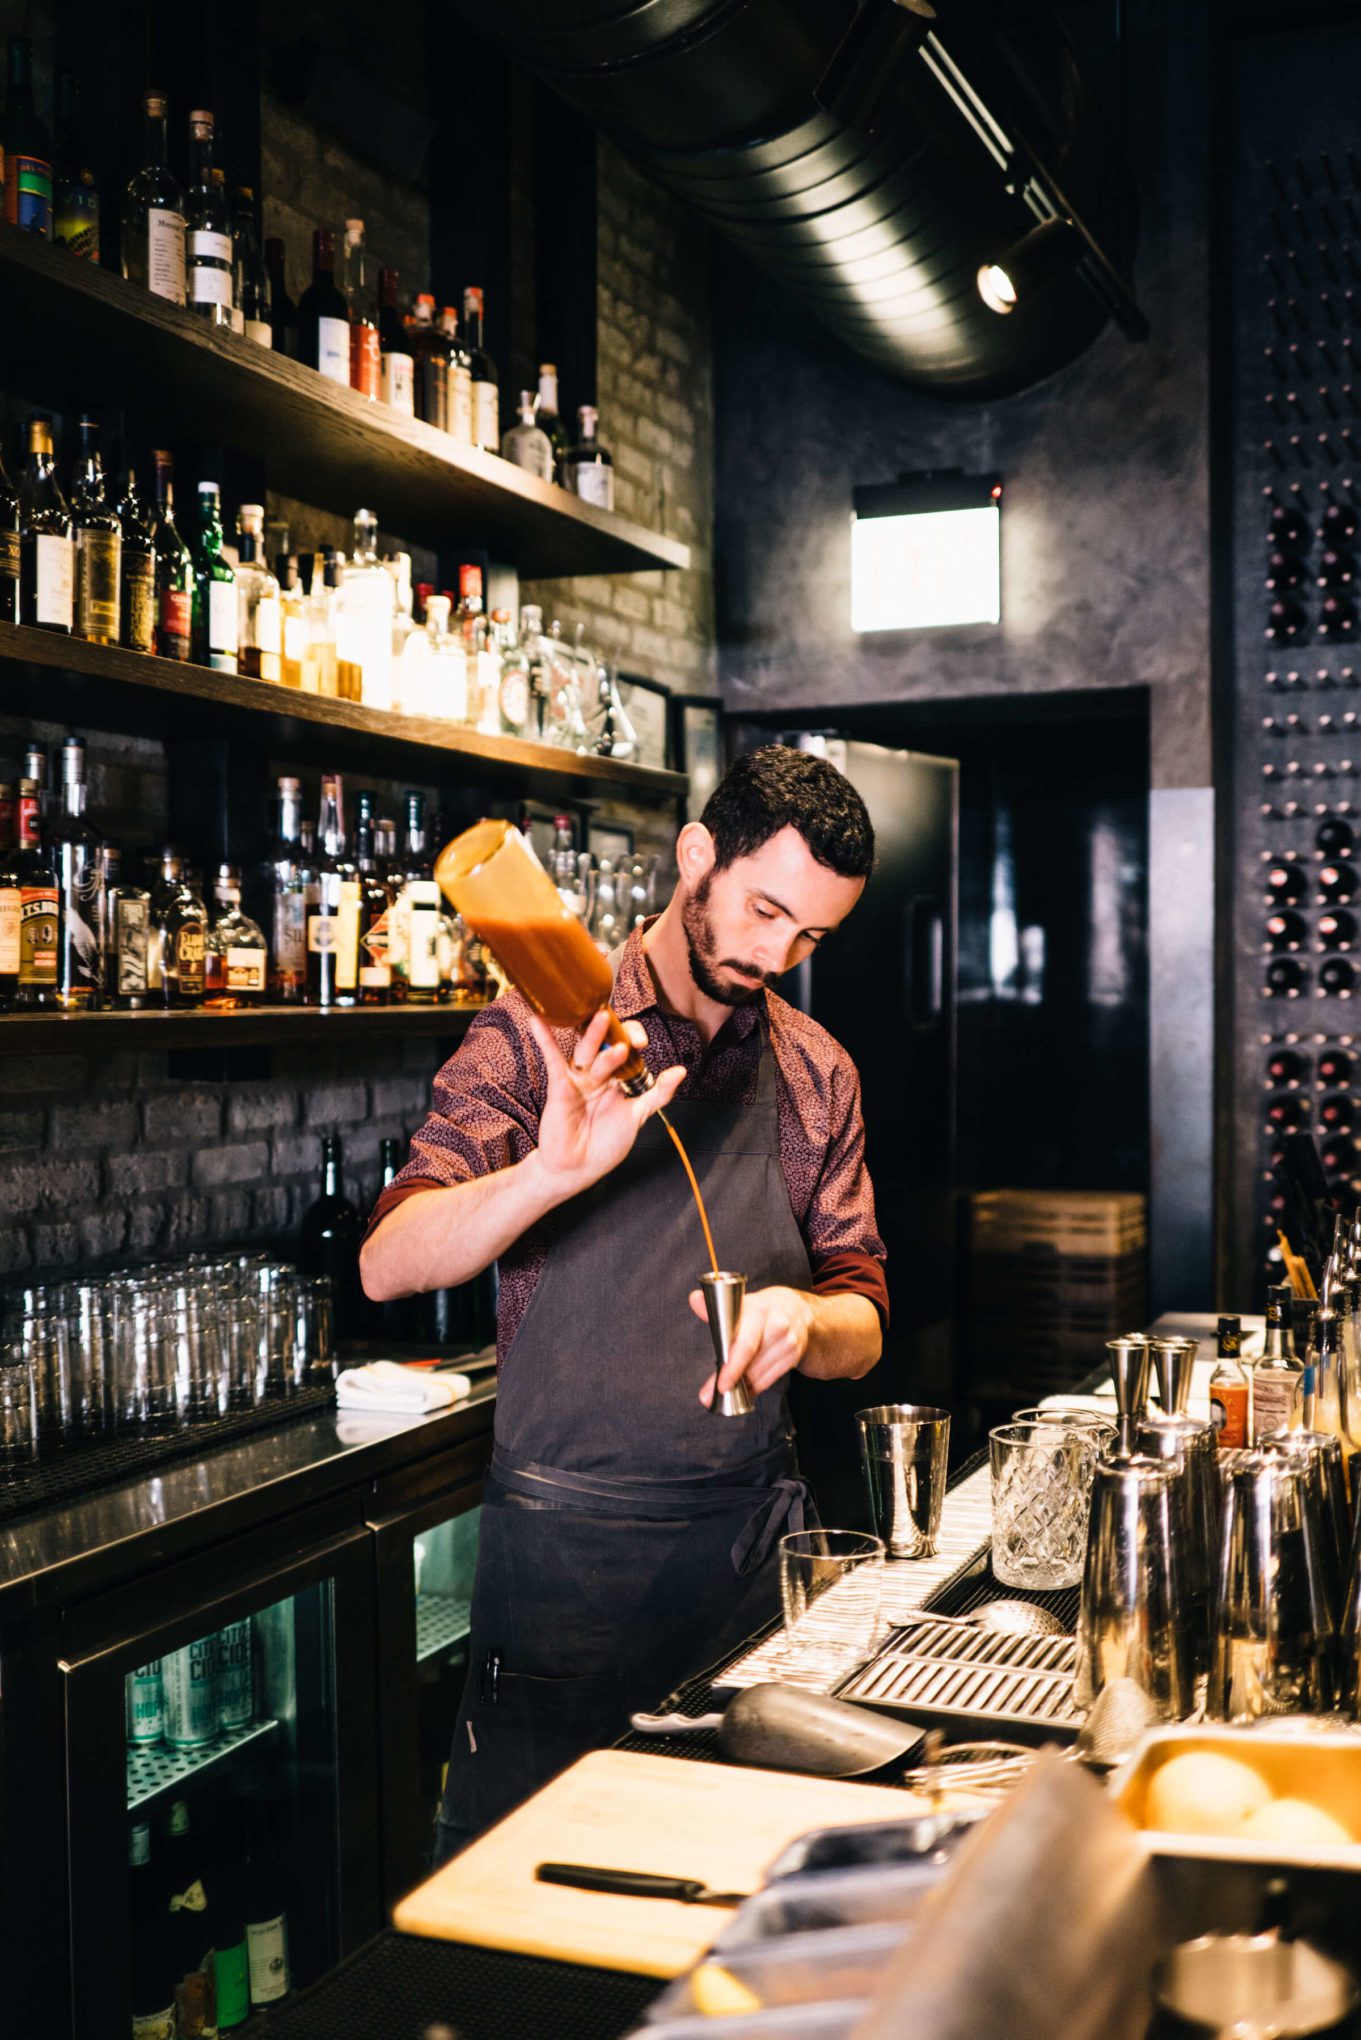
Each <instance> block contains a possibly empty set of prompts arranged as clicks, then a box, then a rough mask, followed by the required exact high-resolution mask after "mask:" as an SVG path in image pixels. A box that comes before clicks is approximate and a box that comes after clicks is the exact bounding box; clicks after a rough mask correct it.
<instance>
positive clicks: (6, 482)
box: [0, 459, 19, 623]
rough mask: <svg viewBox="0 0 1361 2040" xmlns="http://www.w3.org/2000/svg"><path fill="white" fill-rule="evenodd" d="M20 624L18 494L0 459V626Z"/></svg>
mask: <svg viewBox="0 0 1361 2040" xmlns="http://www.w3.org/2000/svg"><path fill="white" fill-rule="evenodd" d="M18 621H19V491H18V490H17V489H16V488H15V486H14V484H13V483H12V482H11V480H10V478H9V476H8V475H7V474H6V472H5V463H4V461H3V459H0V622H4V623H18Z"/></svg>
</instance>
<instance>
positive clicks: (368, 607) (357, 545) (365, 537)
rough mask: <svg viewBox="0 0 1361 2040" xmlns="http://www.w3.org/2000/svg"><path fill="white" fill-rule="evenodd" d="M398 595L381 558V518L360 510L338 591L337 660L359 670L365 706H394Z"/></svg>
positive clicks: (356, 514) (357, 514)
mask: <svg viewBox="0 0 1361 2040" xmlns="http://www.w3.org/2000/svg"><path fill="white" fill-rule="evenodd" d="M396 609H397V596H396V590H395V589H394V588H393V585H392V576H391V575H390V574H389V573H388V571H387V569H386V568H385V567H384V565H383V563H382V561H381V560H380V559H379V557H378V519H377V518H376V517H375V516H374V514H373V512H372V511H371V510H356V512H355V517H354V551H353V553H352V554H351V555H350V558H349V559H348V560H347V562H346V564H345V579H344V581H343V583H342V585H341V590H340V639H339V647H338V652H339V658H340V660H341V661H342V662H343V663H347V664H349V665H351V666H353V667H355V668H357V669H358V673H359V696H358V698H359V699H360V700H361V701H362V702H363V703H364V706H365V707H366V708H391V706H392V630H393V618H394V616H395V615H396Z"/></svg>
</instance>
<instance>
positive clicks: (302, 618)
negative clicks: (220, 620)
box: [274, 552, 317, 694]
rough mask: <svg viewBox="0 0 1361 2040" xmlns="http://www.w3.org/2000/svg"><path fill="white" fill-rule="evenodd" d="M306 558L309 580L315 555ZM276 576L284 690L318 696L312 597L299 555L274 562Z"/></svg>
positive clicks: (290, 554)
mask: <svg viewBox="0 0 1361 2040" xmlns="http://www.w3.org/2000/svg"><path fill="white" fill-rule="evenodd" d="M306 558H307V570H308V578H309V580H310V578H311V570H312V555H311V554H310V553H308V554H307V556H306ZM274 575H275V579H276V580H277V581H278V583H279V613H280V616H281V618H282V627H283V640H282V655H281V658H280V663H279V673H280V677H281V679H282V680H283V684H284V686H285V687H296V688H297V689H298V691H299V692H300V693H306V694H315V693H316V692H317V669H316V652H315V649H314V648H313V644H312V630H311V596H310V594H309V593H308V592H307V590H306V589H305V588H304V587H303V583H302V575H301V571H300V563H299V560H298V556H297V554H296V553H290V552H282V553H280V554H279V557H278V559H277V560H276V561H275V562H274Z"/></svg>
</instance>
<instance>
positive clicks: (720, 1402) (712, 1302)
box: [699, 1269, 756, 1417]
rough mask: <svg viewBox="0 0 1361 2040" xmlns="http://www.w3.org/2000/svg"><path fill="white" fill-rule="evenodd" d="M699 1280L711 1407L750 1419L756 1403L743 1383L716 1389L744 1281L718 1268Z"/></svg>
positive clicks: (733, 1331) (739, 1308)
mask: <svg viewBox="0 0 1361 2040" xmlns="http://www.w3.org/2000/svg"><path fill="white" fill-rule="evenodd" d="M699 1280H700V1286H701V1288H702V1289H703V1291H704V1307H705V1309H706V1310H707V1311H708V1313H709V1332H710V1335H711V1337H712V1338H713V1342H714V1361H715V1364H714V1400H713V1407H714V1409H716V1410H717V1411H718V1412H719V1414H720V1415H721V1416H725V1417H749V1416H750V1415H751V1413H752V1411H753V1410H754V1409H755V1408H756V1404H755V1402H754V1400H753V1399H752V1393H751V1390H750V1389H749V1388H748V1387H747V1384H746V1382H745V1381H739V1382H738V1384H737V1386H736V1388H729V1389H724V1390H723V1391H722V1392H721V1393H720V1390H719V1386H718V1377H719V1375H720V1374H721V1373H722V1372H723V1369H724V1368H725V1367H726V1366H727V1364H728V1355H729V1354H730V1353H731V1351H732V1342H733V1339H734V1337H735V1336H736V1332H737V1320H738V1318H739V1317H740V1316H741V1314H742V1299H743V1297H744V1296H745V1295H746V1293H747V1278H746V1276H745V1275H733V1274H730V1273H729V1272H728V1271H727V1269H720V1270H719V1272H718V1273H717V1274H716V1275H701V1276H700V1278H699Z"/></svg>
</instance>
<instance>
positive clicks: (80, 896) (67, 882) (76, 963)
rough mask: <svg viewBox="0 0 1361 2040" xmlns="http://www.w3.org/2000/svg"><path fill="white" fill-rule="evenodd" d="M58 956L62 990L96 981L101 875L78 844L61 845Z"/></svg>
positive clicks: (97, 979)
mask: <svg viewBox="0 0 1361 2040" xmlns="http://www.w3.org/2000/svg"><path fill="white" fill-rule="evenodd" d="M61 893H62V915H61V935H60V942H61V955H60V959H59V961H60V969H59V981H60V983H61V985H62V987H63V989H66V988H70V987H74V986H78V985H88V986H89V987H90V988H91V989H92V990H93V989H94V988H95V987H96V986H97V985H98V983H99V937H98V935H97V934H96V933H95V930H96V929H97V928H98V927H99V926H100V925H101V923H102V922H103V918H104V913H103V894H104V876H103V873H102V872H101V870H100V868H99V865H98V864H97V863H96V862H95V861H94V859H93V858H92V857H90V856H89V855H88V853H87V852H86V850H85V849H84V847H83V846H82V845H81V844H79V843H63V844H62V846H61Z"/></svg>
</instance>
